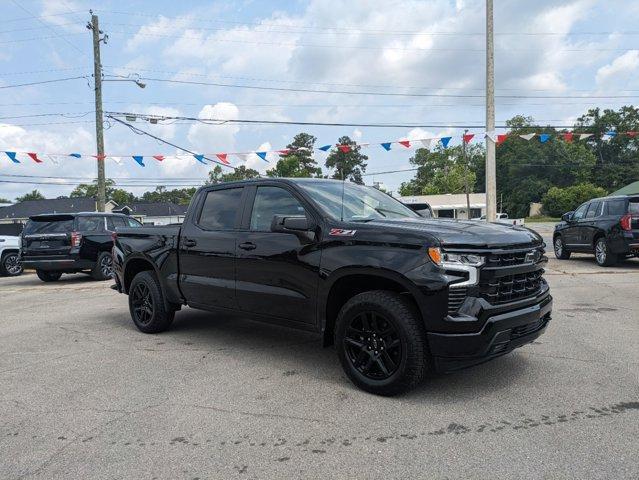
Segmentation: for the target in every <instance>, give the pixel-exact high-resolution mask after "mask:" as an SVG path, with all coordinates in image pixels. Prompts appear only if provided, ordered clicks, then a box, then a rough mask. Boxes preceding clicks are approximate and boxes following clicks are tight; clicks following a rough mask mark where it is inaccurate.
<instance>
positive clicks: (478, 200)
mask: <svg viewBox="0 0 639 480" xmlns="http://www.w3.org/2000/svg"><path fill="white" fill-rule="evenodd" d="M469 197H470V217H469V216H468V212H467V210H468V207H467V202H466V194H465V193H446V194H444V195H415V196H410V197H399V200H400V201H401V202H403V203H406V204H410V203H428V204H429V205H430V206H431V208H432V209H433V214H434V215H435V217H438V218H459V219H468V218H479V217H481V216H482V215H485V214H486V194H485V193H471V194H470V195H469Z"/></svg>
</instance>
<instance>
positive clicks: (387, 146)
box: [380, 142, 391, 151]
mask: <svg viewBox="0 0 639 480" xmlns="http://www.w3.org/2000/svg"><path fill="white" fill-rule="evenodd" d="M380 145H381V146H382V147H384V150H386V151H389V150H390V149H391V142H386V143H380Z"/></svg>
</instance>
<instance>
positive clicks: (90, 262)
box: [21, 213, 142, 282]
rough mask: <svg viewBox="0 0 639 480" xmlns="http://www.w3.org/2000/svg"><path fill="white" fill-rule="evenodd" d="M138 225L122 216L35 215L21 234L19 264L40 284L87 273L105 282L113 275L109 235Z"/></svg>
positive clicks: (102, 214) (88, 214)
mask: <svg viewBox="0 0 639 480" xmlns="http://www.w3.org/2000/svg"><path fill="white" fill-rule="evenodd" d="M141 226H142V224H141V223H140V222H138V221H137V220H135V219H133V218H130V217H127V216H126V215H122V214H110V213H73V214H69V213H54V214H45V215H35V216H32V217H29V221H28V222H27V224H26V225H25V227H24V230H23V231H22V249H21V259H22V264H23V266H24V267H26V268H33V269H35V270H36V273H37V275H38V278H40V280H42V281H43V282H54V281H56V280H59V279H60V277H61V276H62V274H63V273H78V272H85V273H90V274H91V276H92V277H93V278H94V279H96V280H107V279H109V278H111V276H112V273H113V266H112V265H113V262H112V257H111V247H112V246H113V239H112V237H111V235H112V233H113V232H115V230H116V229H117V228H120V227H129V228H137V227H141Z"/></svg>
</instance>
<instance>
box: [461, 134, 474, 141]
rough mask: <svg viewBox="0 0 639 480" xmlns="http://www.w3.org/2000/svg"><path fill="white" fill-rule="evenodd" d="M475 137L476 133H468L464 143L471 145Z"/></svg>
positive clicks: (464, 137)
mask: <svg viewBox="0 0 639 480" xmlns="http://www.w3.org/2000/svg"><path fill="white" fill-rule="evenodd" d="M474 136H475V134H474V133H467V134H466V135H464V136H463V139H464V143H470V141H471V140H472V139H473V137H474Z"/></svg>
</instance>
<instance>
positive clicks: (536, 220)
mask: <svg viewBox="0 0 639 480" xmlns="http://www.w3.org/2000/svg"><path fill="white" fill-rule="evenodd" d="M560 220H561V218H558V217H545V216H543V215H542V216H539V217H526V220H525V221H526V223H539V222H559V221H560Z"/></svg>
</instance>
